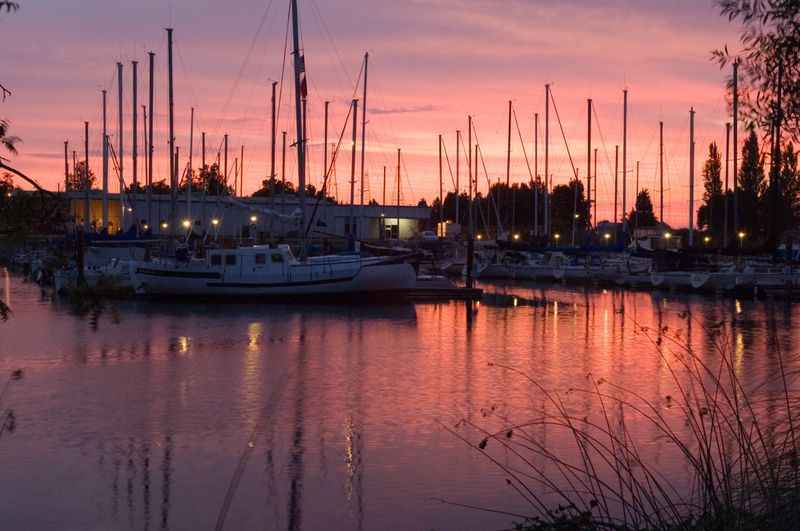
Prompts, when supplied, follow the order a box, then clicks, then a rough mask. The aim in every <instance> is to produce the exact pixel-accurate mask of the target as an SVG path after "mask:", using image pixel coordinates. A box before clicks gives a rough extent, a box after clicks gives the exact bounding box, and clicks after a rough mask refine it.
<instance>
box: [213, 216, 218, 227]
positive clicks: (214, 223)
mask: <svg viewBox="0 0 800 531" xmlns="http://www.w3.org/2000/svg"><path fill="white" fill-rule="evenodd" d="M211 224H212V225H214V226H215V227H216V226H217V225H219V220H218V219H217V218H214V219H212V220H211Z"/></svg>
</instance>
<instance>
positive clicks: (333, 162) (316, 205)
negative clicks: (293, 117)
mask: <svg viewBox="0 0 800 531" xmlns="http://www.w3.org/2000/svg"><path fill="white" fill-rule="evenodd" d="M359 77H360V76H359ZM356 90H357V89H356ZM352 114H353V106H352V105H351V106H350V108H349V109H348V111H347V116H345V119H344V124H343V125H342V131H341V133H339V140H338V141H337V142H336V149H334V150H333V155H332V156H331V163H330V165H329V166H328V168H327V169H326V170H325V178H324V179H323V181H322V193H321V194H319V197H317V200H316V202H315V203H314V210H312V211H311V216H310V217H309V218H308V225H306V229H305V231H304V235H305V236H308V233H309V231H310V230H311V225H312V223H313V222H314V216H316V214H317V210H318V209H319V204H320V202H321V201H322V198H324V197H325V191H326V187H327V186H328V177H329V176H330V174H331V172H332V171H333V169H334V168H335V167H336V157H337V156H338V155H339V147H341V145H342V139H343V138H344V134H345V132H346V131H347V125H348V122H349V121H350V115H352ZM325 149H328V148H327V146H325Z"/></svg>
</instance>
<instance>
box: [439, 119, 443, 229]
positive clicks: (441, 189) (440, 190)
mask: <svg viewBox="0 0 800 531" xmlns="http://www.w3.org/2000/svg"><path fill="white" fill-rule="evenodd" d="M439 223H444V185H443V183H442V135H439Z"/></svg>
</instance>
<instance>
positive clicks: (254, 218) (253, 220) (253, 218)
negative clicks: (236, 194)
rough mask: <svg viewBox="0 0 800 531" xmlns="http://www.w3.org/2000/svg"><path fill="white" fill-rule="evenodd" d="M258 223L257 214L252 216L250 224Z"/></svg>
mask: <svg viewBox="0 0 800 531" xmlns="http://www.w3.org/2000/svg"><path fill="white" fill-rule="evenodd" d="M256 221H258V217H257V216H256V215H255V214H253V215H252V216H250V223H255V222H256Z"/></svg>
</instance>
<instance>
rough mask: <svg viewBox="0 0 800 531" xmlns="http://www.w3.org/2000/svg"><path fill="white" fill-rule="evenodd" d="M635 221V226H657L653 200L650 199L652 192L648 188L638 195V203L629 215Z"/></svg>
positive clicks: (632, 221)
mask: <svg viewBox="0 0 800 531" xmlns="http://www.w3.org/2000/svg"><path fill="white" fill-rule="evenodd" d="M628 219H629V220H630V221H631V223H633V227H634V228H635V229H638V228H640V227H655V226H656V224H657V222H656V215H655V213H654V212H653V201H652V199H650V192H649V191H648V190H647V189H644V190H641V191H640V192H639V193H638V194H637V195H636V205H635V207H634V209H633V210H632V211H631V213H630V214H629V216H628Z"/></svg>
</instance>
